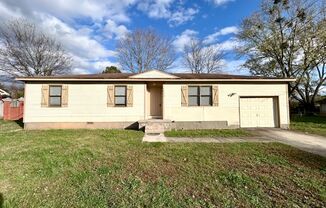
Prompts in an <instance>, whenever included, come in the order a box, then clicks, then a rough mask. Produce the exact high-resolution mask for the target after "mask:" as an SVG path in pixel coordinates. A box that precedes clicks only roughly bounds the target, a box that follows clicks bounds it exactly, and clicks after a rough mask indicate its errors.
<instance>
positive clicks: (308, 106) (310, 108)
mask: <svg viewBox="0 0 326 208" xmlns="http://www.w3.org/2000/svg"><path fill="white" fill-rule="evenodd" d="M303 109H304V114H305V115H313V114H314V113H315V112H316V107H315V104H314V103H305V104H303Z"/></svg>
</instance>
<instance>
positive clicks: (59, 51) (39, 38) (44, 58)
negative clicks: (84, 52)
mask: <svg viewBox="0 0 326 208" xmlns="http://www.w3.org/2000/svg"><path fill="white" fill-rule="evenodd" d="M71 62H72V59H71V57H70V56H68V55H67V54H66V53H65V51H64V50H63V48H62V45H61V44H60V43H59V42H57V41H56V40H55V39H54V38H52V37H50V36H49V35H47V34H46V33H44V32H43V31H41V30H40V29H39V28H37V26H36V25H35V24H33V23H31V22H29V21H27V20H24V19H18V20H13V21H9V22H6V23H4V24H2V25H1V27H0V71H4V72H5V73H7V74H9V75H12V76H36V75H38V76H49V75H55V74H65V73H68V72H69V71H70V68H71Z"/></svg>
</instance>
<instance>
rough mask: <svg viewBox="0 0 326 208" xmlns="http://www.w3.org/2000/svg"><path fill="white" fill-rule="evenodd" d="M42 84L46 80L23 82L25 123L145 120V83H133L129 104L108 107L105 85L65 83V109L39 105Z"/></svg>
mask: <svg viewBox="0 0 326 208" xmlns="http://www.w3.org/2000/svg"><path fill="white" fill-rule="evenodd" d="M44 84H47V83H42V84H37V83H26V85H25V92H26V93H25V95H26V99H25V115H24V122H25V123H30V122H135V121H138V120H140V119H144V115H145V112H144V105H145V102H144V101H145V97H144V96H145V90H146V85H145V84H132V86H133V97H134V99H133V105H132V107H107V86H108V84H67V85H68V90H69V91H68V97H69V98H68V105H67V107H64V108H63V107H41V90H42V85H44ZM119 85H121V84H120V83H119ZM122 85H123V84H122ZM128 85H130V84H128Z"/></svg>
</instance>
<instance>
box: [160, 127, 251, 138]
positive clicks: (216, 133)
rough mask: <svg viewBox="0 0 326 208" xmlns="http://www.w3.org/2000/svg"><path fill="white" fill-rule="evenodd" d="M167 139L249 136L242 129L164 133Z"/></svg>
mask: <svg viewBox="0 0 326 208" xmlns="http://www.w3.org/2000/svg"><path fill="white" fill-rule="evenodd" d="M164 135H165V136H167V137H192V138H196V137H199V138H200V137H208V138H213V137H246V136H250V133H249V132H248V131H245V130H243V129H205V130H172V131H167V132H165V133H164Z"/></svg>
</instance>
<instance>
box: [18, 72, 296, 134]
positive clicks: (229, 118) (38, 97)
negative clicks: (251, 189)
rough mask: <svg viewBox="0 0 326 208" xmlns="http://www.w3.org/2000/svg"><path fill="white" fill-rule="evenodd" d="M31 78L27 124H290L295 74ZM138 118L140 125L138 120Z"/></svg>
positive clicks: (192, 126) (200, 126) (26, 79)
mask: <svg viewBox="0 0 326 208" xmlns="http://www.w3.org/2000/svg"><path fill="white" fill-rule="evenodd" d="M17 80H21V81H24V82H25V108H24V125H25V128H26V129H49V128H128V127H132V126H135V124H137V125H138V124H141V125H142V126H145V128H146V122H147V121H155V122H156V121H157V122H158V123H159V122H162V123H164V125H167V126H169V128H175V129H214V128H239V127H241V128H244V127H245V128H247V127H276V128H288V127H289V123H290V118H289V101H288V83H289V82H291V81H294V79H279V78H264V77H256V76H242V75H228V74H189V73H166V72H161V71H156V70H152V71H147V72H144V73H139V74H131V73H108V74H93V75H66V76H48V77H20V78H17ZM137 125H136V126H137Z"/></svg>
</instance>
